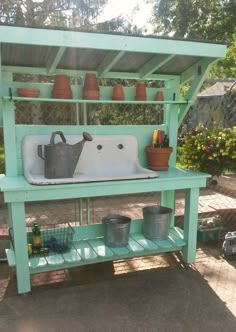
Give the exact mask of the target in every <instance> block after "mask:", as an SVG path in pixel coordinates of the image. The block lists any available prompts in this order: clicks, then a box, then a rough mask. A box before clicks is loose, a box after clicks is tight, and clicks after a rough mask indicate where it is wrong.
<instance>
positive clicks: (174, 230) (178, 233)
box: [171, 227, 184, 240]
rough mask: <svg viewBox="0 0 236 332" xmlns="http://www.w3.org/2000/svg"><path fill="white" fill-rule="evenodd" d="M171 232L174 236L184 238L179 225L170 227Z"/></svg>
mask: <svg viewBox="0 0 236 332" xmlns="http://www.w3.org/2000/svg"><path fill="white" fill-rule="evenodd" d="M171 233H172V234H174V235H175V236H177V237H178V238H180V239H182V240H183V239H184V231H183V229H182V228H180V227H174V228H171Z"/></svg>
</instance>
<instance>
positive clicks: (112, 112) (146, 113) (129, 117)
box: [89, 104, 163, 125]
mask: <svg viewBox="0 0 236 332" xmlns="http://www.w3.org/2000/svg"><path fill="white" fill-rule="evenodd" d="M162 116H163V110H162V106H150V105H128V106H127V105H123V104H115V105H107V104H105V105H100V106H98V109H96V110H95V111H92V112H89V122H90V123H97V124H102V125H144V124H161V123H162V121H163V119H162Z"/></svg>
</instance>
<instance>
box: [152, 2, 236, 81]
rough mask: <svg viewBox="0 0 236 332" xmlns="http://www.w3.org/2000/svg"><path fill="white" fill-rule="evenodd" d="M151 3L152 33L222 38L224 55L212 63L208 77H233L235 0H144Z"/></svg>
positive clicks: (235, 63)
mask: <svg viewBox="0 0 236 332" xmlns="http://www.w3.org/2000/svg"><path fill="white" fill-rule="evenodd" d="M150 1H151V2H152V3H153V18H152V22H153V26H154V31H155V32H156V33H161V34H163V35H168V36H173V37H176V38H188V39H201V40H202V39H204V40H209V41H221V42H222V41H223V42H225V43H227V44H228V52H227V55H226V58H225V59H224V60H222V61H220V62H219V63H218V64H217V65H216V66H214V68H213V70H212V72H211V76H212V75H214V76H217V77H235V76H236V73H235V68H236V55H235V54H236V42H235V41H236V25H235V17H236V2H235V0H208V1H207V3H206V1H205V0H148V2H150Z"/></svg>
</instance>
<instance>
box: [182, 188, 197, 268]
mask: <svg viewBox="0 0 236 332" xmlns="http://www.w3.org/2000/svg"><path fill="white" fill-rule="evenodd" d="M198 198H199V188H192V189H186V191H185V213H184V240H185V241H186V242H187V246H186V247H185V248H184V249H183V260H184V262H185V263H188V264H190V263H194V261H195V257H196V248H197V222H198Z"/></svg>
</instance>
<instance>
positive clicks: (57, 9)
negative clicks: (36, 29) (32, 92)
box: [0, 0, 107, 27]
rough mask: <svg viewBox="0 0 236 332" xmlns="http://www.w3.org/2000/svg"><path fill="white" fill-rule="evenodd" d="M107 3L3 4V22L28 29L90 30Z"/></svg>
mask: <svg viewBox="0 0 236 332" xmlns="http://www.w3.org/2000/svg"><path fill="white" fill-rule="evenodd" d="M106 3H107V0H67V1H66V0H16V1H14V0H1V3H0V22H1V23H6V24H13V25H26V26H44V25H52V26H65V27H80V26H84V27H85V26H90V25H92V24H93V23H94V22H96V18H97V16H98V15H99V13H100V12H101V10H102V9H103V7H104V6H105V4H106Z"/></svg>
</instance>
